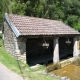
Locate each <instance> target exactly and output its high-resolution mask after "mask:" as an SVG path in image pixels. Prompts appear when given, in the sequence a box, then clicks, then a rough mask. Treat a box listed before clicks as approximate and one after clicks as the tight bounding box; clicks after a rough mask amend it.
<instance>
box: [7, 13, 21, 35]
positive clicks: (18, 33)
mask: <svg viewBox="0 0 80 80" xmlns="http://www.w3.org/2000/svg"><path fill="white" fill-rule="evenodd" d="M5 19H6V21H7V23H8V24H9V26H10V27H11V29H12V30H13V32H14V34H15V35H16V37H19V36H20V35H21V34H20V32H19V31H18V29H17V28H16V27H15V26H14V25H12V23H11V22H10V20H9V18H8V16H7V13H5Z"/></svg>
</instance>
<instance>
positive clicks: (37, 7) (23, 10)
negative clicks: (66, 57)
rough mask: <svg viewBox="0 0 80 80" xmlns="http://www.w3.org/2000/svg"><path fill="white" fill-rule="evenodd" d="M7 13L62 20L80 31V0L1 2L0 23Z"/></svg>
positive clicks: (1, 0) (12, 0) (3, 0)
mask: <svg viewBox="0 0 80 80" xmlns="http://www.w3.org/2000/svg"><path fill="white" fill-rule="evenodd" d="M2 3H3V4H2ZM5 12H7V13H13V14H20V15H27V16H35V17H42V18H49V19H55V20H61V21H63V22H65V23H66V24H68V25H70V26H71V27H73V28H75V29H76V30H78V31H80V27H79V23H80V0H76V1H75V0H0V23H2V20H3V15H4V13H5Z"/></svg>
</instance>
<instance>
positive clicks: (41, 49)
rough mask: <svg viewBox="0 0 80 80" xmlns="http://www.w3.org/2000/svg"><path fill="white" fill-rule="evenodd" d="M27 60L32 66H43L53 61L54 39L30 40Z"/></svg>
mask: <svg viewBox="0 0 80 80" xmlns="http://www.w3.org/2000/svg"><path fill="white" fill-rule="evenodd" d="M26 55H27V56H26V59H27V63H28V64H29V65H30V66H31V65H36V64H43V63H47V62H48V61H51V60H53V39H51V38H45V39H44V38H29V39H27V42H26Z"/></svg>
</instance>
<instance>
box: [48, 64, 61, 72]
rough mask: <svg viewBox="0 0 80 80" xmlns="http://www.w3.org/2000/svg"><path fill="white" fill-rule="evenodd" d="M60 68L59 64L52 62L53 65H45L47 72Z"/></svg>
mask: <svg viewBox="0 0 80 80" xmlns="http://www.w3.org/2000/svg"><path fill="white" fill-rule="evenodd" d="M60 68H61V64H59V63H56V64H53V65H51V66H49V67H47V72H50V71H52V70H57V69H60Z"/></svg>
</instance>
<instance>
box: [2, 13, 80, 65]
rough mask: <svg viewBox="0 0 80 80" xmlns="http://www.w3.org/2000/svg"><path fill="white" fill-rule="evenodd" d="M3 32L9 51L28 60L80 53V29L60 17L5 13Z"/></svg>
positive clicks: (46, 59) (48, 58) (55, 60)
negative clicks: (79, 39)
mask: <svg viewBox="0 0 80 80" xmlns="http://www.w3.org/2000/svg"><path fill="white" fill-rule="evenodd" d="M2 32H3V40H4V46H5V49H6V51H7V52H8V53H10V54H11V55H13V56H15V58H17V59H19V60H22V61H24V62H25V63H32V64H34V63H41V62H44V61H51V60H52V61H53V62H55V63H56V62H59V61H60V60H61V59H63V58H64V59H66V58H67V57H68V56H71V57H78V56H79V48H78V36H79V35H80V33H79V32H78V31H76V30H74V29H73V28H71V27H70V26H67V25H65V24H64V23H63V22H61V21H56V20H50V19H43V18H36V17H29V16H20V15H14V14H7V13H5V17H4V25H3V30H2Z"/></svg>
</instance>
